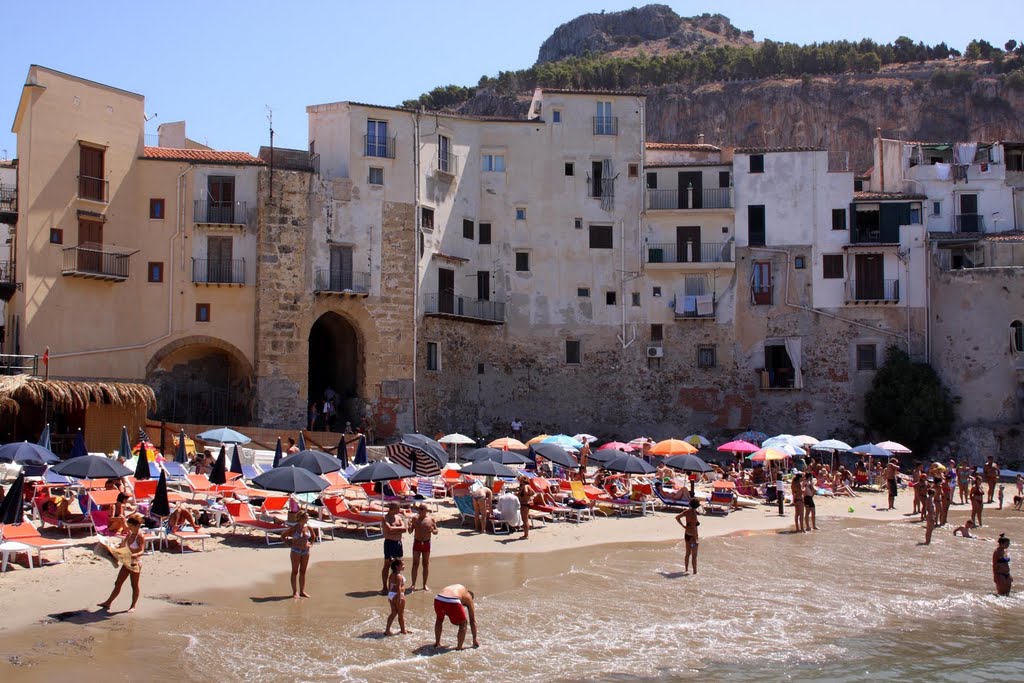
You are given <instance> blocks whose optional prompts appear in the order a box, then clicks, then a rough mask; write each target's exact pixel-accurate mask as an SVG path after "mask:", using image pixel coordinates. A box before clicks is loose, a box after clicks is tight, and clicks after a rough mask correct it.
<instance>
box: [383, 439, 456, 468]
mask: <svg viewBox="0 0 1024 683" xmlns="http://www.w3.org/2000/svg"><path fill="white" fill-rule="evenodd" d="M387 454H388V458H389V459H390V460H391V461H392V462H397V463H398V464H400V465H404V466H406V467H408V468H409V469H410V470H412V471H413V472H415V473H416V474H418V475H420V476H423V477H436V476H437V475H439V474H441V469H442V468H443V467H444V466H445V465H447V464H448V452H447V451H445V450H444V448H442V447H441V444H439V443H438V442H436V441H434V440H433V439H431V438H430V437H428V436H423V435H422V434H403V435H402V438H401V440H399V441H398V443H393V444H389V445H388V447H387Z"/></svg>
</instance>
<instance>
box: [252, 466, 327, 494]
mask: <svg viewBox="0 0 1024 683" xmlns="http://www.w3.org/2000/svg"><path fill="white" fill-rule="evenodd" d="M252 483H253V484H254V485H255V486H258V487H260V488H261V489H264V490H266V491H278V492H281V493H320V492H321V491H323V490H324V489H325V488H327V487H328V486H330V482H328V481H327V480H326V479H324V478H323V477H321V476H319V475H317V474H313V473H312V472H310V471H309V470H307V469H303V468H302V467H292V466H284V467H275V468H274V469H272V470H268V471H266V472H264V473H263V474H261V475H259V476H258V477H256V478H255V479H253V480H252Z"/></svg>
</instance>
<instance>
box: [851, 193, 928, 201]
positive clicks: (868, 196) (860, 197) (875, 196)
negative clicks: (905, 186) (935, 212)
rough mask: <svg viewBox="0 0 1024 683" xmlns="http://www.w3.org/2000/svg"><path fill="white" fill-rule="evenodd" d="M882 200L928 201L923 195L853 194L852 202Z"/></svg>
mask: <svg viewBox="0 0 1024 683" xmlns="http://www.w3.org/2000/svg"><path fill="white" fill-rule="evenodd" d="M884 199H897V200H898V199H928V197H927V196H925V195H923V194H904V193H903V192H854V193H853V201H855V202H856V201H871V200H875V201H879V200H884Z"/></svg>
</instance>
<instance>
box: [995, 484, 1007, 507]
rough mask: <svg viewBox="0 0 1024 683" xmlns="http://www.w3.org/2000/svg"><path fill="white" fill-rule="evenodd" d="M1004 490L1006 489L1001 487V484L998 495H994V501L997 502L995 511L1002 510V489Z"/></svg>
mask: <svg viewBox="0 0 1024 683" xmlns="http://www.w3.org/2000/svg"><path fill="white" fill-rule="evenodd" d="M1004 488H1006V487H1005V486H1003V485H1002V484H1000V485H999V493H997V494H996V500H998V501H999V507H998V508H996V509H997V510H1002V509H1003V489H1004Z"/></svg>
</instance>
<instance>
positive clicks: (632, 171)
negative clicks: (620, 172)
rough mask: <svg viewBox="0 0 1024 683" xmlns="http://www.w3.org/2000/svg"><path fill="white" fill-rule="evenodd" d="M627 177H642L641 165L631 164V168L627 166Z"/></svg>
mask: <svg viewBox="0 0 1024 683" xmlns="http://www.w3.org/2000/svg"><path fill="white" fill-rule="evenodd" d="M626 175H628V176H629V177H630V178H636V177H637V176H639V175H640V165H639V164H630V165H629V166H627V167H626Z"/></svg>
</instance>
